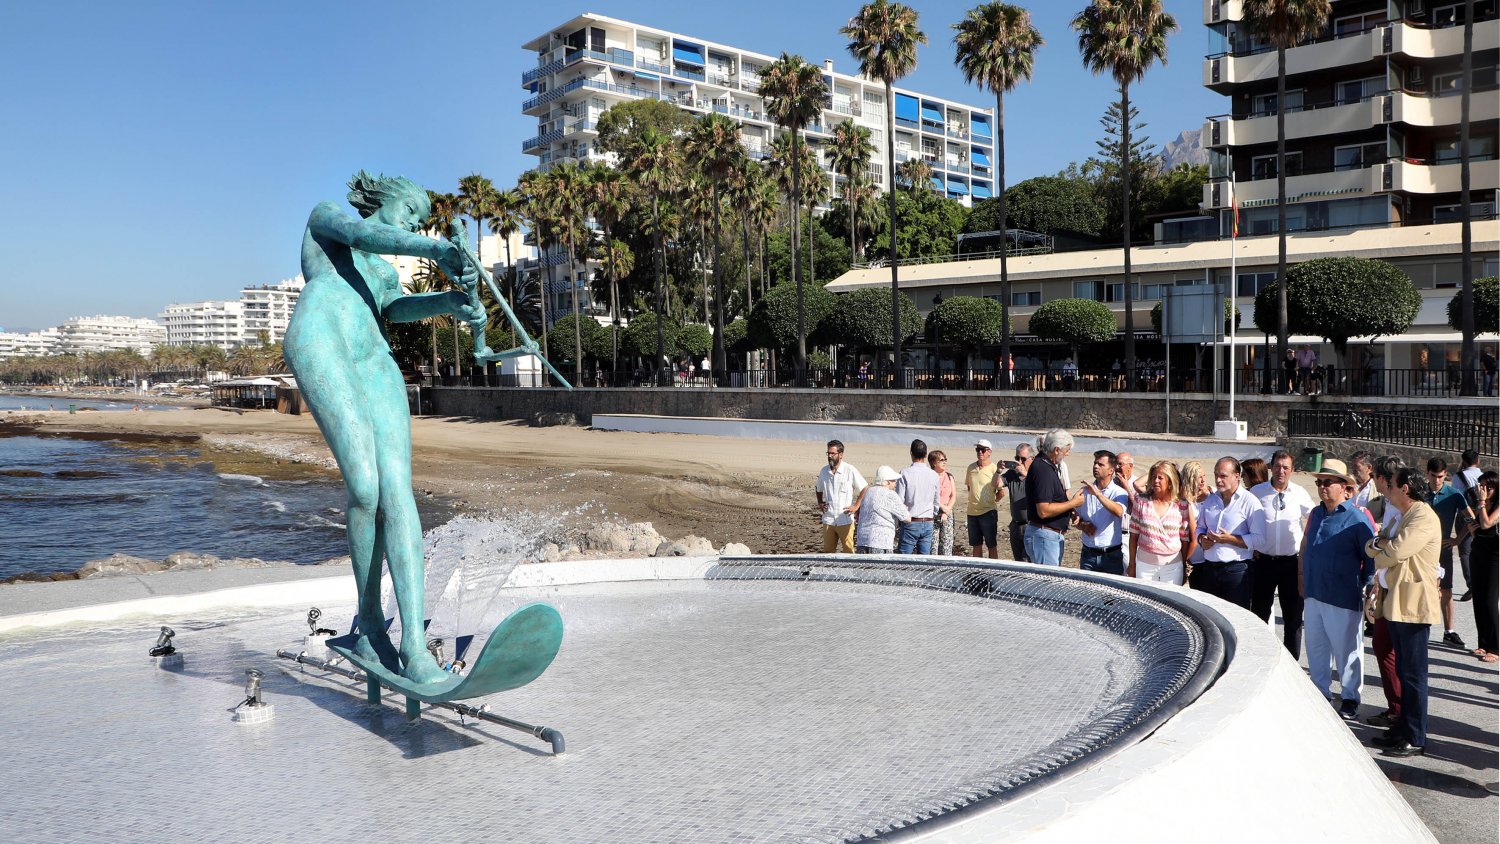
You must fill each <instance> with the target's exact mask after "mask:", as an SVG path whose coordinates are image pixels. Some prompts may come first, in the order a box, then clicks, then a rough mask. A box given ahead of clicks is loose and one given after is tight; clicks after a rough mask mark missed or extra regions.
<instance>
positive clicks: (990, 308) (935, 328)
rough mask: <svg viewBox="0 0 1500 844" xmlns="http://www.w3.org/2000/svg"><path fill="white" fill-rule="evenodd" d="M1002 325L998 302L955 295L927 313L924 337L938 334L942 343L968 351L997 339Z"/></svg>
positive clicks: (995, 341)
mask: <svg viewBox="0 0 1500 844" xmlns="http://www.w3.org/2000/svg"><path fill="white" fill-rule="evenodd" d="M1003 325H1004V322H1003V314H1002V313H1001V309H1000V303H999V302H997V301H995V300H994V299H986V298H983V297H980V296H954V297H953V298H951V299H944V300H943V303H942V304H940V305H938V306H937V307H936V308H933V309H932V312H931V313H929V314H928V315H927V336H928V337H932V338H934V339H936V338H938V337H939V336H941V338H942V340H943V342H944V343H952V344H953V345H955V346H962V347H964V348H966V349H969V350H974V349H978V348H979V347H980V346H987V345H992V344H994V343H998V342H1000V329H1001V327H1002V326H1003ZM1011 334H1015V323H1014V322H1012V323H1011Z"/></svg>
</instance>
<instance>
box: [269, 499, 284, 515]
mask: <svg viewBox="0 0 1500 844" xmlns="http://www.w3.org/2000/svg"><path fill="white" fill-rule="evenodd" d="M265 507H266V509H268V510H275V511H276V512H278V513H285V512H286V505H285V504H283V503H281V502H280V501H275V500H271V501H267V502H265Z"/></svg>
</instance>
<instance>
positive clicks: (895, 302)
mask: <svg viewBox="0 0 1500 844" xmlns="http://www.w3.org/2000/svg"><path fill="white" fill-rule="evenodd" d="M885 167H886V170H887V171H888V176H887V179H888V180H889V181H888V183H887V185H886V187H887V188H888V190H887V191H886V194H887V196H888V202H889V204H890V216H891V220H890V223H891V224H890V227H889V231H888V234H889V235H890V239H891V255H890V260H891V368H892V370H893V371H894V370H898V369H899V368H900V367H901V279H900V276H899V270H898V268H897V266H896V264H897V259H898V258H899V257H900V255H899V254H898V251H899V250H897V249H896V90H895V88H893V87H892V86H891V83H889V82H887V83H886V84H885Z"/></svg>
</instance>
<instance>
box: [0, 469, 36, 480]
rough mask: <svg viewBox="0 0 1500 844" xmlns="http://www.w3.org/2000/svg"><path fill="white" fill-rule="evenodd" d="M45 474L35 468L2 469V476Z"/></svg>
mask: <svg viewBox="0 0 1500 844" xmlns="http://www.w3.org/2000/svg"><path fill="white" fill-rule="evenodd" d="M44 474H46V473H45V472H38V471H37V470H35V469H0V476H3V477H7V478H40V477H42V476H43V475H44Z"/></svg>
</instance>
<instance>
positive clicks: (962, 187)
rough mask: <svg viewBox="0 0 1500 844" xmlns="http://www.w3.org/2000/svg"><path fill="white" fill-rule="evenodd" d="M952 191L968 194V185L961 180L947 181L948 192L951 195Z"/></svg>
mask: <svg viewBox="0 0 1500 844" xmlns="http://www.w3.org/2000/svg"><path fill="white" fill-rule="evenodd" d="M954 191H958V192H959V193H968V192H969V183H968V182H965V181H963V180H962V179H949V180H948V192H949V193H953V192H954Z"/></svg>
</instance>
